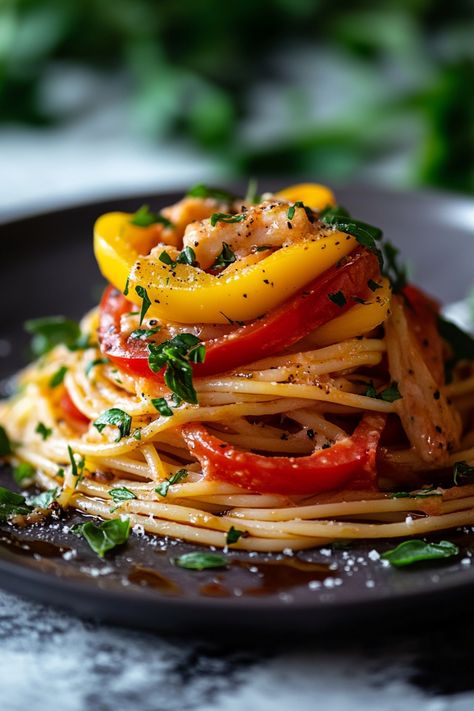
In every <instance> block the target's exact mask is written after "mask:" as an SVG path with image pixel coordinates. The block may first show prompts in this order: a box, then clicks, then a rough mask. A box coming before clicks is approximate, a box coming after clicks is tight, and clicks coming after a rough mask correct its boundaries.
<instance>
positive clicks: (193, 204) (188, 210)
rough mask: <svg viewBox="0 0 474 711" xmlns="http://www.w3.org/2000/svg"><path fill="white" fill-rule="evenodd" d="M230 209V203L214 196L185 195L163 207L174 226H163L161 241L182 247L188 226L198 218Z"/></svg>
mask: <svg viewBox="0 0 474 711" xmlns="http://www.w3.org/2000/svg"><path fill="white" fill-rule="evenodd" d="M226 209H228V204H227V203H223V202H220V201H218V200H215V199H213V198H196V197H184V198H183V199H182V200H180V201H179V202H177V203H175V204H174V205H170V206H169V207H165V208H163V210H162V211H161V212H162V214H163V215H164V216H165V217H167V218H168V220H170V222H172V223H173V227H164V226H162V225H159V227H160V228H161V235H160V241H161V242H163V243H164V244H167V245H170V246H172V247H176V248H177V249H181V247H182V238H183V235H184V231H185V229H186V227H187V226H188V225H189V224H190V223H193V222H196V221H197V220H204V219H206V218H207V217H210V216H211V215H212V214H213V213H214V212H222V211H225V210H226Z"/></svg>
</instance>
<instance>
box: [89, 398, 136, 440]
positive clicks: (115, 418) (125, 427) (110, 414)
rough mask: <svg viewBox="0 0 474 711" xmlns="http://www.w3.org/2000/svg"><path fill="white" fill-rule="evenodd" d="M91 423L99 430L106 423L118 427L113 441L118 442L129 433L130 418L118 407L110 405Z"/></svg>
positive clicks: (100, 430)
mask: <svg viewBox="0 0 474 711" xmlns="http://www.w3.org/2000/svg"><path fill="white" fill-rule="evenodd" d="M93 424H94V427H95V428H96V429H97V430H98V431H99V432H102V430H103V429H104V427H106V426H107V425H112V426H114V427H118V431H119V434H118V437H117V439H116V440H115V441H116V442H120V440H121V439H122V437H127V436H128V435H129V434H130V429H131V425H132V418H131V417H130V415H128V414H127V413H126V412H124V411H123V410H120V409H119V408H118V407H111V408H110V409H109V410H105V412H103V413H102V414H101V415H99V417H98V418H97V419H96V420H95V422H94V423H93Z"/></svg>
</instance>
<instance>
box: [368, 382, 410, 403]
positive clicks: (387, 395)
mask: <svg viewBox="0 0 474 711" xmlns="http://www.w3.org/2000/svg"><path fill="white" fill-rule="evenodd" d="M364 395H365V397H373V398H376V399H377V400H384V401H385V402H395V400H400V399H401V397H402V396H401V394H400V391H399V389H398V383H396V382H395V381H394V382H393V383H391V384H390V385H389V386H388V388H385V390H382V391H381V392H379V393H378V392H377V390H376V389H375V387H374V384H373V383H372V382H371V383H370V384H369V385H368V386H367V390H366V391H365V393H364Z"/></svg>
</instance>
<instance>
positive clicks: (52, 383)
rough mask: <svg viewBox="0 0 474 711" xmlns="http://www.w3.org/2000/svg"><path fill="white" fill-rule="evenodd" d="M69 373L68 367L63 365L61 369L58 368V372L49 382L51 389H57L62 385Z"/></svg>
mask: <svg viewBox="0 0 474 711" xmlns="http://www.w3.org/2000/svg"><path fill="white" fill-rule="evenodd" d="M67 371H68V368H67V366H66V365H62V366H61V367H60V368H58V369H57V371H56V372H55V373H54V374H53V375H52V376H51V379H50V381H49V387H50V388H57V387H58V385H61V383H62V382H63V380H64V376H65V375H66V373H67Z"/></svg>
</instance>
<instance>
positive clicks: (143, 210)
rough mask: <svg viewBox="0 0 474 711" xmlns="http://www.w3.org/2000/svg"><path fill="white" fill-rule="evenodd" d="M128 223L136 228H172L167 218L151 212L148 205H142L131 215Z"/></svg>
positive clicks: (159, 213)
mask: <svg viewBox="0 0 474 711" xmlns="http://www.w3.org/2000/svg"><path fill="white" fill-rule="evenodd" d="M130 223H131V224H132V225H136V226H137V227H150V225H156V224H160V225H163V227H174V225H173V223H172V222H171V221H170V220H168V218H167V217H165V216H164V215H162V214H161V212H152V211H151V210H150V208H149V207H148V205H142V206H141V207H140V208H138V210H137V211H136V212H135V213H134V214H133V215H132V217H131V219H130Z"/></svg>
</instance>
